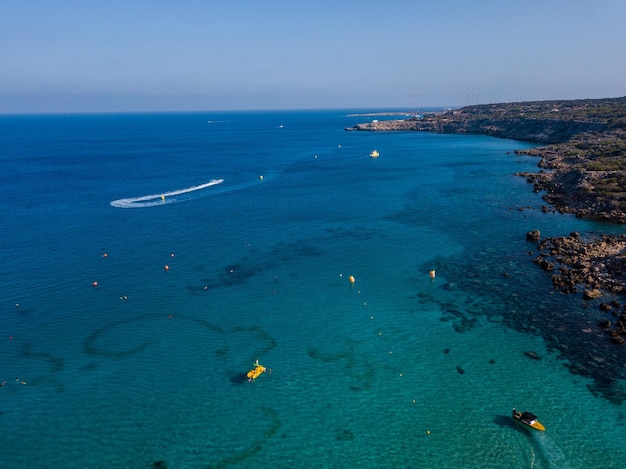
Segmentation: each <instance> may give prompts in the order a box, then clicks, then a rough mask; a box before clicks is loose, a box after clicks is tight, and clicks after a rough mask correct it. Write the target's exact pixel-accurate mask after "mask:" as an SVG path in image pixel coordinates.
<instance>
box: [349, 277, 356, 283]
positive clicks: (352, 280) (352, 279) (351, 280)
mask: <svg viewBox="0 0 626 469" xmlns="http://www.w3.org/2000/svg"><path fill="white" fill-rule="evenodd" d="M348 280H350V283H354V282H355V281H356V280H355V279H354V275H350V277H348Z"/></svg>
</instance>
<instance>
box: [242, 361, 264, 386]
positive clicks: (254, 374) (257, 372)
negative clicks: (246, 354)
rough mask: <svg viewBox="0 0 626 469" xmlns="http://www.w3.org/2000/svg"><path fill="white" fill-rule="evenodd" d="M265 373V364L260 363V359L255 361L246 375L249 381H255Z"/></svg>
mask: <svg viewBox="0 0 626 469" xmlns="http://www.w3.org/2000/svg"><path fill="white" fill-rule="evenodd" d="M263 373H265V367H264V366H263V365H259V360H257V361H256V362H254V368H253V369H252V370H250V371H248V374H247V375H246V376H247V377H248V381H254V380H255V379H257V378H258V377H259V376H261V375H262V374H263Z"/></svg>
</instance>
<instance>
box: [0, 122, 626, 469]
mask: <svg viewBox="0 0 626 469" xmlns="http://www.w3.org/2000/svg"><path fill="white" fill-rule="evenodd" d="M347 114H348V113H347V112H338V111H333V112H321V111H320V112H299V113H296V112H283V113H279V112H274V113H222V114H211V113H193V114H146V115H141V114H138V115H84V116H5V117H2V118H0V136H1V138H2V141H3V142H4V146H5V149H6V151H5V152H3V155H2V156H1V157H0V174H1V178H2V184H1V186H0V191H1V193H2V197H0V205H1V208H2V213H3V214H4V217H3V218H4V220H5V221H4V230H3V243H2V244H1V246H0V256H1V258H2V262H3V276H2V278H0V300H1V302H0V313H1V315H0V332H1V335H0V357H1V365H0V381H2V380H5V381H6V385H5V386H4V387H2V388H0V423H2V425H3V427H4V428H5V429H6V430H7V431H3V432H2V433H1V436H0V448H1V449H0V463H1V465H2V466H3V467H34V468H38V467H55V466H58V467H68V468H73V467H76V468H84V467H95V468H109V467H128V468H144V467H158V465H157V466H155V463H158V462H159V461H162V463H161V467H164V466H167V467H169V468H195V467H307V468H309V467H354V466H364V467H376V468H379V467H390V468H398V467H443V468H447V467H450V468H453V467H454V468H458V467H484V468H491V467H492V468H501V467H510V468H583V467H584V468H588V467H598V468H618V467H623V461H624V458H625V457H626V448H624V445H622V444H620V443H619V441H620V439H623V437H624V435H625V434H626V432H625V425H626V420H625V418H624V411H623V408H622V407H623V406H622V405H620V402H621V401H620V399H619V396H620V393H621V392H622V391H621V390H622V389H623V382H622V381H621V380H618V381H616V382H614V383H611V386H610V387H609V388H607V387H606V386H605V387H602V386H601V384H603V383H602V380H599V376H605V375H606V370H607V369H608V370H611V372H612V375H611V376H620V373H622V368H623V355H619V354H620V353H623V352H622V351H621V349H617V348H609V349H607V350H608V352H606V353H604V349H602V348H601V347H603V346H604V345H605V343H607V342H608V341H606V340H605V338H602V337H601V335H602V333H601V332H600V331H599V330H597V327H596V326H595V324H596V320H595V316H594V314H596V313H594V311H595V309H594V308H593V307H590V308H589V309H585V307H584V305H582V303H581V302H580V301H578V300H577V299H576V298H570V297H564V296H562V295H558V294H555V293H554V292H553V291H552V289H551V285H550V280H549V278H548V277H547V276H546V274H545V273H543V272H541V271H539V269H537V268H536V266H535V265H534V264H532V262H531V260H530V259H531V257H530V256H529V255H528V251H529V250H532V245H529V244H527V242H526V241H525V233H526V231H528V230H530V229H540V230H541V231H542V233H544V234H546V235H548V236H557V235H563V234H568V233H569V232H570V231H572V230H578V231H581V232H583V233H586V232H590V231H600V230H603V231H607V230H609V231H611V230H613V231H617V230H618V229H619V228H618V227H605V226H601V225H596V224H593V223H589V222H584V221H581V220H577V219H575V218H573V217H566V216H561V215H556V214H549V213H548V214H546V213H542V212H541V210H539V208H540V206H541V204H542V202H541V199H540V195H539V194H534V193H533V192H532V190H531V187H530V186H529V185H528V184H527V183H526V182H525V181H524V180H523V179H521V178H519V177H516V176H514V173H515V172H516V171H527V170H532V169H533V168H534V166H535V164H536V161H535V160H533V159H529V158H526V157H518V156H515V155H513V154H512V151H513V150H514V149H517V148H524V147H527V146H528V145H527V144H524V143H520V142H514V141H507V140H497V139H492V138H487V137H482V136H446V135H429V134H389V133H375V134H369V133H353V132H344V131H343V128H344V127H347V126H350V125H353V124H354V123H356V122H360V121H363V120H364V119H367V118H364V117H348V116H347ZM374 148H376V149H378V150H379V151H380V153H381V156H380V158H378V159H375V160H374V159H371V158H369V156H368V155H369V152H370V151H371V150H372V149H374ZM260 176H263V178H261V177H260ZM220 179H223V182H221V183H219V184H214V185H210V186H206V187H204V186H205V185H206V184H208V183H209V182H211V181H213V180H220ZM161 194H168V195H167V196H166V197H165V199H161V197H160V195H161ZM170 194H171V195H170ZM145 196H154V197H152V198H151V199H150V200H148V202H149V204H148V205H150V204H152V205H153V206H137V204H136V203H135V204H134V206H133V203H131V204H130V206H131V207H133V208H121V207H120V204H119V203H118V204H116V203H115V202H116V201H120V200H123V201H124V200H126V201H128V200H129V199H131V200H133V199H137V198H141V197H145ZM145 202H146V201H145V200H141V201H139V204H143V203H145ZM154 202H156V204H154ZM112 203H113V205H112ZM121 205H122V207H128V206H129V204H126V205H124V204H121ZM105 254H106V256H105ZM166 265H167V266H168V269H167V270H166V269H165V266H166ZM431 269H435V270H436V272H437V275H436V278H435V279H434V280H433V279H431V278H430V277H429V274H428V272H429V271H430V270H431ZM351 275H352V276H354V277H355V279H356V280H355V283H354V284H351V283H350V281H349V280H348V277H349V276H351ZM93 282H97V287H94V286H93ZM16 304H18V305H19V306H16ZM597 314H598V315H599V313H597ZM564 317H567V318H568V319H567V321H565V320H564V319H563V318H564ZM568 328H569V329H572V330H573V332H572V333H571V334H566V335H565V334H563V331H564V330H567V329H568ZM588 328H591V330H592V332H582V331H583V330H588ZM559 332H560V334H559ZM564 337H565V338H564ZM598 344H599V345H598ZM530 351H532V352H535V353H537V354H538V355H539V356H540V357H541V359H540V360H532V359H530V358H529V357H528V356H527V355H526V354H525V352H530ZM609 352H610V353H609ZM605 357H609V359H607V358H605ZM256 359H259V360H260V362H261V363H262V364H264V365H265V366H266V367H267V368H268V372H266V373H265V374H264V375H262V376H261V377H260V378H259V379H258V380H256V381H255V382H253V383H248V382H247V381H246V379H245V373H246V372H247V371H248V370H249V369H250V368H251V366H252V363H253V362H254V360H256ZM581 363H582V364H584V366H585V367H586V368H584V370H587V372H581V368H580V367H578V365H579V364H581ZM590 363H591V364H593V363H597V364H598V367H599V368H597V369H596V368H594V367H593V366H592V365H590ZM615 363H617V364H618V365H615ZM573 365H577V366H576V367H574V366H573ZM620 367H621V368H620ZM572 369H576V370H578V372H577V373H576V374H574V373H572V372H571V370H572ZM601 372H604V373H605V375H601ZM16 378H18V380H17V381H16ZM22 381H23V382H25V383H26V384H21V382H22ZM512 407H516V408H518V409H522V410H531V411H533V412H534V413H536V414H537V415H539V417H540V420H541V421H542V422H543V423H544V425H545V426H546V427H547V431H546V432H545V433H543V434H540V433H537V432H530V431H527V430H525V429H523V428H519V427H517V426H516V425H515V424H514V423H513V421H512V419H511V418H510V417H509V415H510V411H511V408H512Z"/></svg>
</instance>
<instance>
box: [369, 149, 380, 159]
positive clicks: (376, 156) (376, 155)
mask: <svg viewBox="0 0 626 469" xmlns="http://www.w3.org/2000/svg"><path fill="white" fill-rule="evenodd" d="M379 156H380V153H378V150H372V151H371V152H370V158H378V157H379Z"/></svg>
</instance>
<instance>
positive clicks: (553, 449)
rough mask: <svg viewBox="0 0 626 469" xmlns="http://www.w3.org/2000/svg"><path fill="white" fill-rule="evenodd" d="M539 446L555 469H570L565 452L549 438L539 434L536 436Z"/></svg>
mask: <svg viewBox="0 0 626 469" xmlns="http://www.w3.org/2000/svg"><path fill="white" fill-rule="evenodd" d="M536 436H537V441H538V442H539V446H540V447H541V449H542V450H543V455H544V457H545V459H546V461H547V462H548V464H549V465H550V467H551V468H553V469H569V467H570V466H569V464H567V460H566V457H565V454H564V453H563V450H561V448H560V447H559V445H557V444H556V442H554V441H553V440H552V439H551V438H550V437H549V436H547V435H545V434H543V433H539V434H537V435H536Z"/></svg>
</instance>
